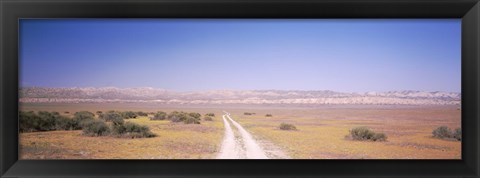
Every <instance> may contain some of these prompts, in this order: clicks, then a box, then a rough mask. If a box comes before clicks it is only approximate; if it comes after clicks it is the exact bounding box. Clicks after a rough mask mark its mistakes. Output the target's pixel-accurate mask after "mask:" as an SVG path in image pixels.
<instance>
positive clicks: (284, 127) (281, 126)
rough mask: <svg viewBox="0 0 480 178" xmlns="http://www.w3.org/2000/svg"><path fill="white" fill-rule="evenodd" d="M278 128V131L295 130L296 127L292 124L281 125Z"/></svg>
mask: <svg viewBox="0 0 480 178" xmlns="http://www.w3.org/2000/svg"><path fill="white" fill-rule="evenodd" d="M279 128H280V130H297V127H295V126H294V125H293V124H287V123H281V124H280V127H279Z"/></svg>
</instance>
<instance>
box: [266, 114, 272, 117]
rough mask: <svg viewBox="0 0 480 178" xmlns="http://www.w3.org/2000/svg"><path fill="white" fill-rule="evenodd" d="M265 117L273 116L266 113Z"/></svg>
mask: <svg viewBox="0 0 480 178" xmlns="http://www.w3.org/2000/svg"><path fill="white" fill-rule="evenodd" d="M265 117H273V116H272V114H266V115H265Z"/></svg>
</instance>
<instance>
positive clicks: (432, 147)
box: [232, 107, 461, 159]
mask: <svg viewBox="0 0 480 178" xmlns="http://www.w3.org/2000/svg"><path fill="white" fill-rule="evenodd" d="M249 111H252V112H256V113H259V114H258V116H255V115H253V116H245V115H243V112H248V111H245V110H236V111H232V113H233V114H234V116H233V117H234V118H238V119H237V120H238V121H239V122H240V123H241V124H242V125H244V126H245V127H246V129H248V130H250V131H251V132H252V133H254V135H257V136H260V137H262V138H263V139H267V140H271V141H272V142H274V143H275V144H277V145H278V146H280V147H282V148H284V149H285V151H287V152H288V154H290V156H291V157H292V158H300V159H460V158H461V142H456V141H445V140H439V139H435V138H432V130H433V129H435V128H437V127H438V126H440V125H447V126H450V127H453V128H456V127H460V120H461V117H460V111H458V110H456V108H455V107H451V108H450V107H436V108H435V107H423V108H368V107H365V108H355V107H352V108H335V109H332V108H312V109H269V110H249ZM265 113H272V114H273V115H275V116H276V117H275V118H265V117H263V115H264V114H265ZM282 122H288V123H292V124H294V125H295V126H297V128H298V131H296V132H285V131H281V130H280V129H278V124H279V123H282ZM358 126H367V127H369V128H372V129H373V130H374V131H378V132H384V133H386V134H387V136H388V140H387V142H365V141H353V140H349V139H345V135H347V134H349V129H351V128H354V127H358Z"/></svg>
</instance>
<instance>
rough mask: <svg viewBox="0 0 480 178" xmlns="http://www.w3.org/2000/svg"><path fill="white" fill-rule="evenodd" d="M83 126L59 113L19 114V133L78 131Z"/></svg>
mask: <svg viewBox="0 0 480 178" xmlns="http://www.w3.org/2000/svg"><path fill="white" fill-rule="evenodd" d="M80 128H81V126H80V125H79V123H78V122H77V120H74V119H71V118H68V117H65V116H61V115H60V114H59V113H58V112H47V111H40V112H38V114H36V113H35V112H33V111H30V112H23V111H20V112H19V131H20V132H35V131H52V130H77V129H80Z"/></svg>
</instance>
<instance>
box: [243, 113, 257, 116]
mask: <svg viewBox="0 0 480 178" xmlns="http://www.w3.org/2000/svg"><path fill="white" fill-rule="evenodd" d="M243 115H246V116H250V115H255V113H253V112H244V113H243Z"/></svg>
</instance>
